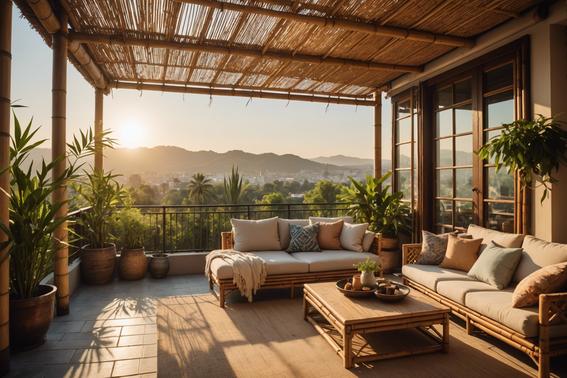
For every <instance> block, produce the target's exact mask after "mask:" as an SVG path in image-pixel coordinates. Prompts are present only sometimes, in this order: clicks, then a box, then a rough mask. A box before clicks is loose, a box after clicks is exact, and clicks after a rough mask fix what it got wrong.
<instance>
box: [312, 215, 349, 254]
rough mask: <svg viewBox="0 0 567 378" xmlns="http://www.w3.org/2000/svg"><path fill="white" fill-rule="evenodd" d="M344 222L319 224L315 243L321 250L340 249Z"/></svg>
mask: <svg viewBox="0 0 567 378" xmlns="http://www.w3.org/2000/svg"><path fill="white" fill-rule="evenodd" d="M343 223H344V221H343V220H342V219H341V220H339V221H336V222H333V223H328V222H320V223H319V233H318V234H317V242H318V243H319V247H320V248H321V249H341V239H340V237H341V231H342V229H343Z"/></svg>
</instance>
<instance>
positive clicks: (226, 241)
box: [209, 220, 380, 308]
mask: <svg viewBox="0 0 567 378" xmlns="http://www.w3.org/2000/svg"><path fill="white" fill-rule="evenodd" d="M305 222H306V223H307V222H308V220H305ZM233 247H234V234H233V232H232V231H228V232H222V233H221V249H223V250H226V249H232V248H233ZM248 253H253V254H255V255H258V256H260V257H262V258H263V259H264V260H265V261H266V263H267V271H268V276H267V278H266V281H265V282H264V284H263V285H262V286H261V289H268V288H272V289H274V288H289V289H290V290H291V298H294V295H295V288H297V287H302V286H303V284H306V283H314V282H326V281H335V280H339V279H342V278H348V277H352V275H353V274H355V273H356V272H357V270H356V269H355V268H354V266H353V265H354V264H356V263H359V262H361V261H364V260H366V258H371V259H374V260H379V258H380V234H376V236H375V237H374V241H373V242H372V245H371V247H370V249H369V251H368V252H353V251H347V250H322V251H321V252H295V253H288V252H286V251H285V250H277V251H255V252H248ZM209 286H210V289H211V290H212V291H213V292H214V293H215V294H216V295H217V296H218V298H219V304H220V307H222V308H224V305H225V299H226V296H227V295H228V294H229V293H230V292H232V291H235V290H238V289H237V287H236V285H235V284H234V282H233V274H232V268H231V267H230V265H228V264H227V263H225V262H224V261H222V260H219V259H217V260H214V261H213V262H212V263H211V273H210V277H209ZM215 286H216V288H217V290H218V293H217V292H216V291H215Z"/></svg>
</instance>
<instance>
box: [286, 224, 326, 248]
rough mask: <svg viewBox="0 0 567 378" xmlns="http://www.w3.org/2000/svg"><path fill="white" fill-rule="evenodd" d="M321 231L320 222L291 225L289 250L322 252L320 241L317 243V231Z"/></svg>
mask: <svg viewBox="0 0 567 378" xmlns="http://www.w3.org/2000/svg"><path fill="white" fill-rule="evenodd" d="M318 232H319V223H314V224H310V225H309V226H298V225H296V224H290V225H289V237H290V241H289V247H287V251H288V252H290V253H292V252H321V248H319V243H317V233H318Z"/></svg>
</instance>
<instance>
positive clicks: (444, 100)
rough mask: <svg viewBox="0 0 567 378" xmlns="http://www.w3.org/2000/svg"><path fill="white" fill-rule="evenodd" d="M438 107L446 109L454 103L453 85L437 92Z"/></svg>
mask: <svg viewBox="0 0 567 378" xmlns="http://www.w3.org/2000/svg"><path fill="white" fill-rule="evenodd" d="M436 102H437V109H444V108H446V107H448V106H451V105H453V88H452V86H451V85H449V86H447V87H445V88H441V89H439V90H438V91H437V92H436Z"/></svg>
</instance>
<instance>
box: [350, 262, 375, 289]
mask: <svg viewBox="0 0 567 378" xmlns="http://www.w3.org/2000/svg"><path fill="white" fill-rule="evenodd" d="M354 267H355V268H356V269H357V270H358V271H359V272H360V281H361V283H362V286H368V287H374V286H376V277H375V276H374V273H376V272H380V271H381V267H380V264H379V263H378V262H377V261H375V260H370V258H368V257H367V258H366V260H365V261H361V262H359V263H358V264H354Z"/></svg>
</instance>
